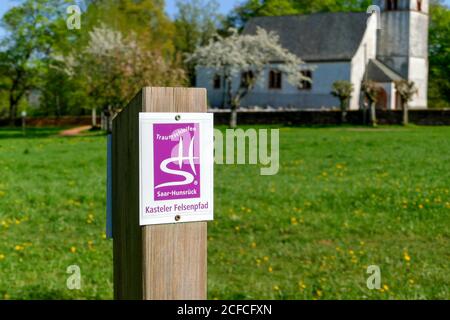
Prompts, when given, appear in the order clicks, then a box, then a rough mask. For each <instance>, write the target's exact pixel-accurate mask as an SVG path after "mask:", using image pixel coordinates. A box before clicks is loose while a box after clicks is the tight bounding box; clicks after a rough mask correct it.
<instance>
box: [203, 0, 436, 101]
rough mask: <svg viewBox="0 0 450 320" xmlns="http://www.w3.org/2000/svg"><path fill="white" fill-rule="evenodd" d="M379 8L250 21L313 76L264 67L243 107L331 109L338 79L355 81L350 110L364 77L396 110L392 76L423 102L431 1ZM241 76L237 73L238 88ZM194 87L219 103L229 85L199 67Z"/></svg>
mask: <svg viewBox="0 0 450 320" xmlns="http://www.w3.org/2000/svg"><path fill="white" fill-rule="evenodd" d="M374 4H375V5H377V6H379V8H380V9H381V14H380V15H379V16H378V17H377V15H376V14H373V15H369V14H367V13H365V12H338V13H316V14H311V15H292V16H280V17H258V18H254V19H252V20H250V21H249V22H248V23H247V25H246V26H245V28H244V31H243V32H244V33H246V34H254V33H256V30H257V27H261V28H264V29H266V30H267V31H274V32H276V33H277V34H278V35H279V36H280V42H281V45H282V46H283V47H284V48H286V49H288V50H289V51H290V52H292V53H294V54H296V55H297V56H299V57H300V58H301V59H302V60H303V61H305V63H306V68H305V71H303V72H304V74H305V75H306V76H308V77H310V78H311V79H312V83H308V82H305V83H304V84H303V86H298V87H296V86H293V85H291V84H289V82H288V81H287V79H285V77H283V74H281V73H280V72H278V70H277V65H276V64H273V65H270V66H268V67H267V70H266V73H265V74H264V79H263V80H262V82H263V85H259V86H256V87H255V88H254V89H253V90H252V92H251V93H249V95H248V96H247V97H246V98H245V99H244V100H243V102H242V106H244V107H253V106H258V107H272V108H298V109H331V108H335V107H337V106H339V101H338V99H337V98H335V97H334V96H332V95H331V91H332V85H333V83H334V82H335V81H337V80H347V81H350V82H351V83H353V85H354V88H355V90H354V93H353V97H352V99H351V101H350V109H352V110H357V109H360V108H361V106H362V105H363V103H364V98H363V95H362V93H361V84H362V82H363V81H364V80H365V79H368V80H373V81H375V82H376V83H378V84H379V86H380V90H379V95H378V103H377V108H378V109H380V110H395V109H401V107H402V106H401V102H400V99H399V96H398V94H397V92H396V90H395V85H394V81H396V80H400V79H407V80H409V81H414V83H415V85H416V87H417V88H418V94H417V95H416V96H415V97H414V100H413V101H412V102H411V103H410V107H411V108H416V109H417V108H427V90H428V23H429V20H428V12H429V11H428V8H429V6H428V5H429V0H378V1H374ZM240 82H241V79H239V77H236V79H234V84H233V85H236V86H238V85H239V84H240ZM197 86H198V87H203V88H207V89H208V99H209V104H210V105H211V106H212V107H222V106H224V100H225V97H226V94H225V92H226V88H225V87H224V81H223V79H222V77H221V76H220V75H219V74H215V73H214V72H211V70H207V69H199V70H198V72H197Z"/></svg>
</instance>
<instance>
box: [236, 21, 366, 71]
mask: <svg viewBox="0 0 450 320" xmlns="http://www.w3.org/2000/svg"><path fill="white" fill-rule="evenodd" d="M367 19H368V15H367V14H366V13H365V12H336V13H315V14H311V15H292V16H279V17H257V18H253V19H251V20H250V21H249V22H248V23H247V24H246V26H245V28H244V33H245V34H255V33H256V29H257V27H258V26H259V27H261V28H263V29H266V30H267V31H275V32H276V33H277V34H278V35H279V36H280V42H281V45H282V46H283V47H284V48H286V49H288V50H289V51H291V52H292V53H294V54H296V55H297V56H299V57H300V58H301V59H303V60H304V61H317V62H318V61H350V60H351V59H352V58H353V56H354V55H355V54H356V51H357V50H358V48H359V46H360V44H361V41H362V39H363V36H364V33H365V31H366V26H367Z"/></svg>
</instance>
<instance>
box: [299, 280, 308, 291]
mask: <svg viewBox="0 0 450 320" xmlns="http://www.w3.org/2000/svg"><path fill="white" fill-rule="evenodd" d="M298 288H299V289H300V290H305V289H306V285H305V283H304V282H303V281H300V282H299V283H298Z"/></svg>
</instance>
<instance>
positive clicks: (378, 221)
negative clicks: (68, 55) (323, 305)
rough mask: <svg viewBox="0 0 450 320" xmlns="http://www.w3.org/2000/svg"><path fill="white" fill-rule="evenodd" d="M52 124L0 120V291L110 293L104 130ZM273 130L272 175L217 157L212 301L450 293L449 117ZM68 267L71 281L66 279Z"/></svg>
mask: <svg viewBox="0 0 450 320" xmlns="http://www.w3.org/2000/svg"><path fill="white" fill-rule="evenodd" d="M56 132H57V130H55V129H52V130H44V129H35V130H33V131H31V132H29V136H27V137H23V135H22V134H21V132H20V130H17V131H14V130H6V129H3V130H1V129H0V224H1V225H0V299H2V298H10V299H36V298H42V299H47V298H49V299H50V298H63V299H73V298H76V299H79V298H82V299H83V298H86V299H111V298H112V297H113V294H112V288H113V284H112V243H111V241H110V240H107V239H105V236H104V228H105V202H106V201H105V194H106V187H105V186H106V154H105V153H106V138H105V137H104V136H101V135H95V134H93V135H90V136H87V137H76V138H62V137H57V136H55V134H56ZM280 139H281V141H280V142H281V150H280V153H281V156H280V157H281V167H280V172H279V173H278V175H276V176H272V177H267V176H266V177H264V176H260V175H259V168H258V167H257V166H226V165H220V166H219V165H218V166H216V175H215V183H216V186H215V208H216V210H215V221H214V222H211V223H210V224H209V241H208V292H209V293H208V296H209V298H210V299H241V298H243V299H335V298H338V299H415V298H419V299H422V298H423V299H450V264H449V261H450V193H449V189H450V186H449V182H450V128H449V127H441V128H437V127H408V128H400V127H381V128H379V129H366V128H350V127H348V128H294V127H292V128H291V127H285V128H281V131H280ZM73 264H76V265H79V266H80V268H81V274H82V281H83V282H82V290H80V291H70V290H68V289H67V288H66V279H67V277H68V274H66V269H67V267H68V266H70V265H73ZM368 265H378V266H379V267H380V268H381V274H382V286H383V288H382V289H381V290H369V289H367V287H366V279H367V277H368V276H369V275H368V274H366V268H367V266H368Z"/></svg>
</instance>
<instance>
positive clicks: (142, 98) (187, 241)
mask: <svg viewBox="0 0 450 320" xmlns="http://www.w3.org/2000/svg"><path fill="white" fill-rule="evenodd" d="M206 111H207V104H206V90H205V89H192V88H144V89H143V90H142V91H141V92H139V93H138V94H137V95H136V97H135V98H134V99H133V100H132V101H131V102H130V103H129V105H128V106H127V107H126V108H125V109H124V110H123V111H122V112H121V113H120V114H119V115H118V116H117V117H116V118H115V119H114V122H113V142H112V158H113V161H112V172H113V179H112V183H113V186H112V190H113V191H112V199H113V200H112V201H113V205H112V207H113V226H112V228H113V238H114V240H113V241H114V297H115V299H137V300H142V299H144V300H178V299H180V300H184V299H185V300H196V299H206V279H207V277H206V254H207V253H206V242H207V226H206V222H194V223H182V224H167V225H152V226H143V227H141V226H140V225H139V112H206Z"/></svg>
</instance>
